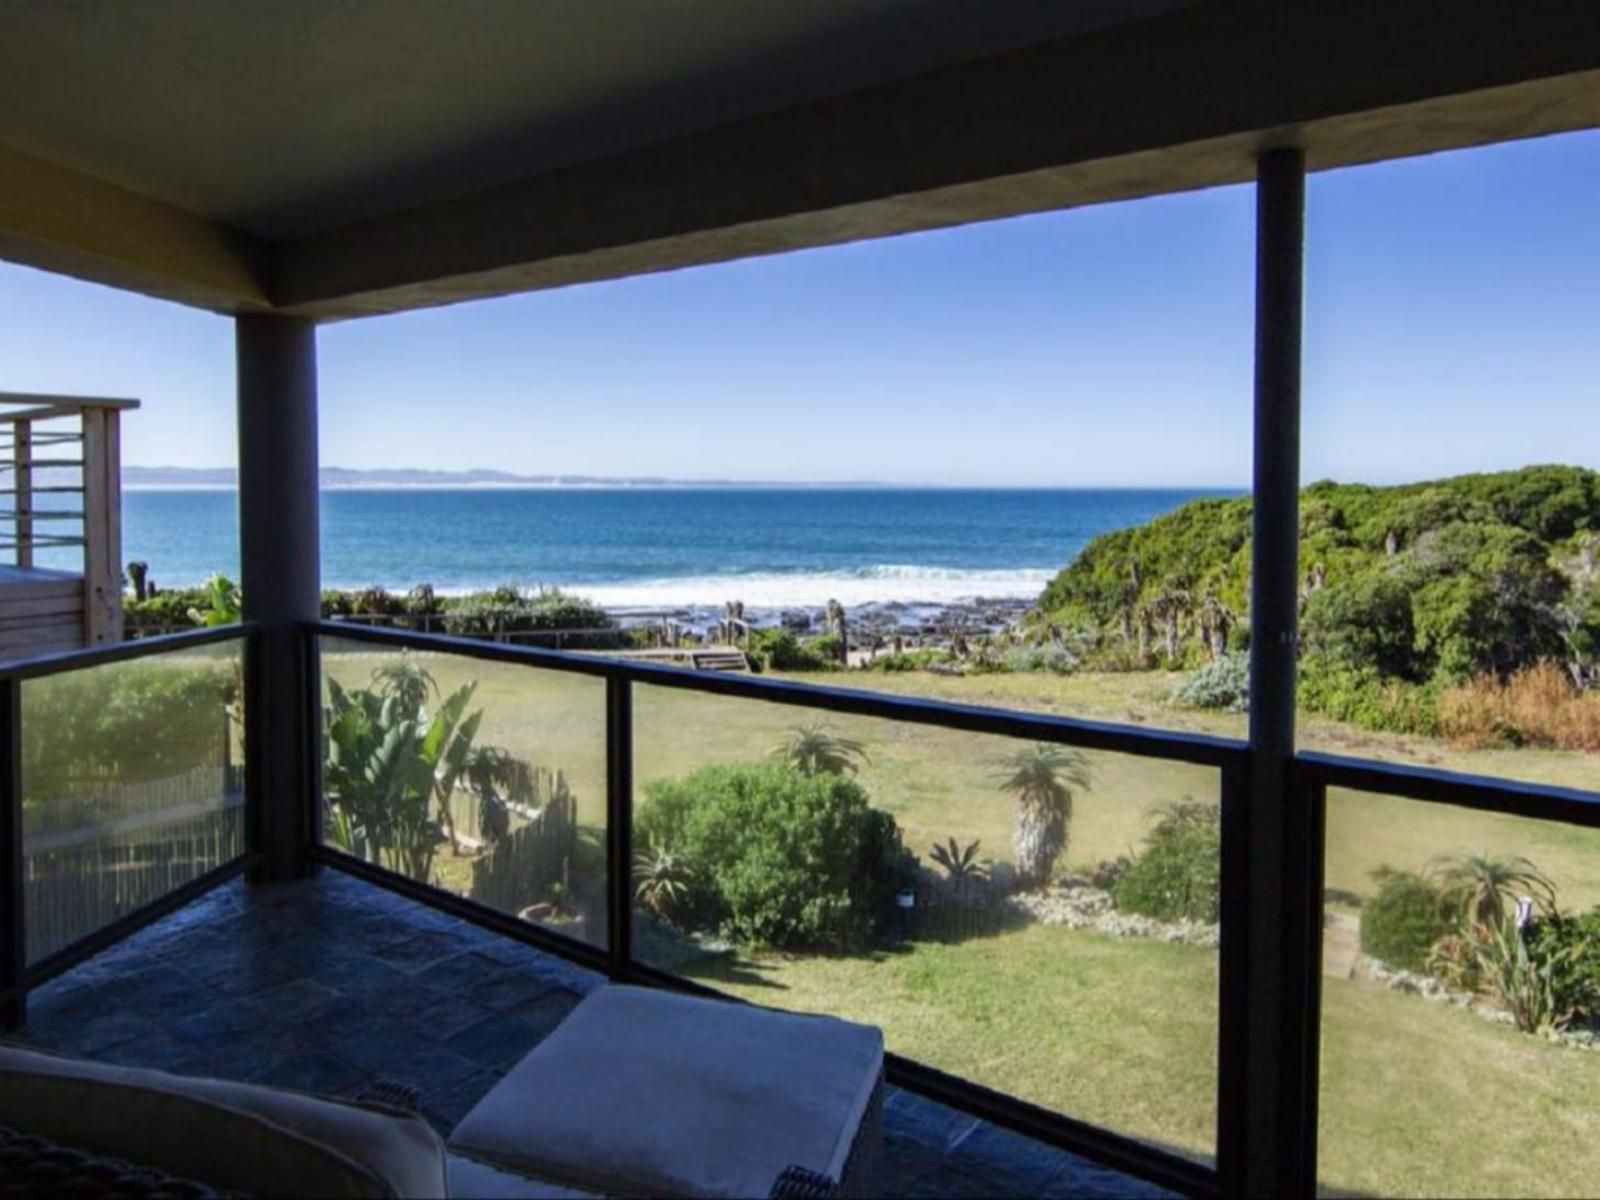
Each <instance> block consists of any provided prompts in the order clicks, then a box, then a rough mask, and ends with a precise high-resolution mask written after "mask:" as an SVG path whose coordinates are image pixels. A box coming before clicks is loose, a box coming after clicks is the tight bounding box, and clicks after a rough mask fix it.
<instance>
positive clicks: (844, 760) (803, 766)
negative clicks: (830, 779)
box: [772, 721, 867, 775]
mask: <svg viewBox="0 0 1600 1200" xmlns="http://www.w3.org/2000/svg"><path fill="white" fill-rule="evenodd" d="M832 729H833V727H832V726H831V725H828V724H826V723H824V722H821V721H813V722H811V723H810V724H809V725H797V726H795V727H794V728H793V729H791V730H790V731H789V735H788V736H787V737H786V738H784V740H783V741H781V742H779V743H778V744H777V745H776V746H774V747H773V748H772V757H773V758H776V759H778V760H779V761H780V762H782V763H783V764H784V765H785V766H789V767H793V768H794V769H795V770H797V771H800V772H803V773H804V774H806V775H854V774H855V773H856V771H857V770H859V769H860V766H861V764H862V763H864V762H866V761H867V752H866V750H865V748H863V746H862V745H861V743H860V742H858V741H856V740H855V739H854V738H847V737H840V736H839V735H838V734H836V733H834V732H832Z"/></svg>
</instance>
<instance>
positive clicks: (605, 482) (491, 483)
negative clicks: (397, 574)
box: [122, 466, 873, 488]
mask: <svg viewBox="0 0 1600 1200" xmlns="http://www.w3.org/2000/svg"><path fill="white" fill-rule="evenodd" d="M320 478H321V482H322V486H323V487H325V488H341V487H728V488H737V487H871V486H873V485H872V483H871V482H870V481H868V480H851V481H849V482H843V483H825V484H824V483H794V482H778V481H769V480H759V479H669V478H667V477H665V476H660V475H518V474H515V473H513V472H511V471H491V470H473V471H431V470H426V469H424V468H421V467H401V468H397V469H393V470H375V471H361V470H353V469H351V468H349V467H323V468H322V471H321V473H320ZM122 482H123V485H124V486H125V487H235V486H237V484H238V482H239V473H238V471H236V470H235V469H234V468H232V467H128V466H125V467H123V468H122Z"/></svg>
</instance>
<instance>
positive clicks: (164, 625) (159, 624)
mask: <svg viewBox="0 0 1600 1200" xmlns="http://www.w3.org/2000/svg"><path fill="white" fill-rule="evenodd" d="M205 603H206V597H205V589H203V588H177V589H175V590H173V591H170V592H157V593H156V594H155V595H153V596H151V597H150V598H149V599H147V600H135V599H133V598H132V597H124V599H123V602H122V627H123V632H124V634H125V636H127V637H130V638H136V637H149V636H153V635H156V634H162V633H169V632H173V631H176V630H180V629H187V628H189V627H190V626H192V625H193V624H194V621H193V620H191V619H190V617H189V610H190V609H197V608H201V607H203V606H204V605H205Z"/></svg>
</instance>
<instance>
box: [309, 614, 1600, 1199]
mask: <svg viewBox="0 0 1600 1200" xmlns="http://www.w3.org/2000/svg"><path fill="white" fill-rule="evenodd" d="M311 628H312V633H313V635H314V636H319V637H324V638H328V639H334V640H337V641H340V642H344V643H350V642H361V643H367V644H369V645H373V646H375V647H387V648H389V649H392V650H405V649H412V650H421V651H434V652H437V653H442V654H450V655H456V656H460V657H465V658H473V659H478V660H482V661H488V662H496V663H506V664H512V665H517V666H521V667H526V668H532V669H543V670H553V671H560V672H566V673H573V674H581V675H587V676H591V677H594V678H600V679H604V680H605V681H606V700H605V710H606V718H605V719H606V764H607V805H606V816H607V821H606V836H607V870H608V878H607V896H608V901H609V903H608V930H607V944H606V947H605V948H604V949H600V948H598V947H595V946H591V945H588V944H586V943H581V942H578V941H576V940H574V939H572V938H568V937H565V936H563V935H561V934H559V933H554V932H551V931H549V930H546V929H543V928H540V927H538V926H533V925H530V924H529V923H527V922H524V921H521V920H519V919H518V918H515V917H512V916H509V915H507V914H503V913H499V912H496V911H494V910H491V909H488V908H485V907H484V906H482V905H479V904H477V903H475V902H474V901H471V900H467V899H464V898H462V897H459V896H454V895H450V894H448V893H443V892H440V891H438V890H436V889H434V888H431V887H428V886H427V885H425V884H419V883H416V882H415V881H412V880H407V879H404V878H403V877H400V876H397V875H395V874H394V873H393V872H389V871H386V870H384V869H382V868H379V867H374V866H372V865H371V864H367V863H362V862H358V861H357V860H354V859H352V858H350V857H349V856H347V855H344V854H342V853H340V852H338V851H335V850H331V849H328V848H325V847H321V846H317V847H314V848H313V849H312V851H311V853H312V854H313V855H314V856H315V857H316V858H317V859H318V860H319V861H321V862H324V863H328V864H332V865H335V866H338V867H339V868H341V869H344V870H347V871H352V872H353V873H355V874H358V875H361V876H363V877H365V878H368V879H370V880H372V881H374V882H377V883H380V884H382V885H384V886H387V887H391V888H394V889H396V890H399V891H402V892H404V893H405V894H407V895H411V896H413V897H415V898H417V899H419V900H421V901H423V902H425V903H429V904H433V905H435V906H438V907H442V908H445V909H447V910H448V911H450V912H453V913H455V914H457V915H460V916H463V917H466V918H467V919H469V920H474V921H477V922H479V923H481V924H484V925H487V926H489V927H491V928H494V929H496V930H498V931H500V932H502V933H505V934H508V935H509V936H512V937H516V938H518V939H520V940H523V941H525V942H529V943H531V944H533V945H536V946H538V947H540V948H542V949H546V950H550V951H552V952H554V953H557V954H560V955H563V956H565V957H567V958H570V959H572V960H574V961H576V962H578V963H580V964H582V965H585V966H588V967H591V968H594V969H597V970H602V971H605V972H607V973H609V974H610V975H611V976H612V977H613V978H616V979H623V980H628V981H630V982H637V983H647V984H653V985H658V986H663V987H672V988H678V989H683V990H689V991H694V992H700V993H705V994H711V995H723V993H718V992H716V991H715V990H714V989H711V988H708V987H706V986H704V985H702V984H699V983H695V982H693V981H690V980H687V979H683V978H681V977H678V976H674V975H672V974H670V973H668V972H664V971H661V970H659V969H657V968H654V967H651V966H648V965H647V964H644V963H641V962H639V961H637V960H636V959H635V958H634V956H633V949H632V929H631V913H632V902H633V889H632V879H631V874H632V852H631V851H632V847H631V844H630V839H631V832H632V821H633V758H632V703H633V692H632V689H633V685H634V684H646V685H650V686H659V687H668V688H676V689H680V690H686V691H694V692H702V693H711V694H715V695H723V696H729V697H736V698H743V699H748V700H753V701H761V702H766V703H775V704H786V705H793V706H797V707H802V708H807V709H812V710H821V711H826V712H830V713H842V714H848V715H856V716H868V717H877V718H882V719H888V720H897V721H906V722H911V723H915V724H920V725H930V726H935V727H939V728H944V729H950V730H952V731H959V732H969V733H983V734H991V735H997V736H1003V737H1015V738H1026V739H1029V740H1033V741H1043V742H1053V743H1058V744H1062V745H1069V746H1073V747H1075V748H1079V749H1085V750H1100V751H1109V752H1114V753H1122V754H1133V755H1140V756H1143V757H1154V758H1161V759H1166V760H1171V761H1178V762H1187V763H1192V764H1196V765H1201V766H1209V767H1214V768H1216V769H1217V770H1218V772H1219V777H1220V800H1221V805H1222V896H1221V925H1222V938H1221V948H1220V957H1221V961H1220V970H1219V977H1220V983H1219V993H1220V994H1219V997H1218V1001H1219V1010H1218V1011H1219V1018H1218V1030H1217V1037H1218V1077H1217V1092H1216V1095H1217V1106H1216V1107H1217V1130H1216V1148H1217V1153H1216V1165H1215V1166H1211V1165H1208V1164H1205V1163H1201V1162H1197V1161H1195V1160H1192V1159H1189V1158H1186V1157H1183V1156H1181V1155H1178V1154H1175V1153H1173V1152H1171V1151H1169V1150H1166V1149H1163V1148H1160V1147H1157V1146H1153V1145H1150V1144H1148V1143H1145V1142H1141V1141H1138V1140H1137V1139H1134V1138H1131V1137H1128V1136H1126V1135H1123V1134H1118V1133H1115V1132H1113V1131H1110V1130H1107V1129H1103V1128H1100V1127H1098V1126H1093V1125H1090V1124H1087V1123H1086V1122H1082V1121H1079V1120H1076V1119H1074V1118H1072V1117H1070V1116H1067V1115H1065V1114H1061V1113H1057V1112H1053V1111H1050V1110H1047V1109H1044V1108H1042V1107H1040V1106H1038V1105H1035V1104H1032V1103H1030V1102H1028V1101H1025V1100H1021V1099H1019V1098H1018V1097H1015V1096H1010V1095H1006V1094H1004V1093H1001V1092H998V1091H996V1090H994V1089H992V1088H989V1087H986V1086H984V1085H981V1084H977V1083H975V1082H973V1081H971V1080H966V1079H961V1078H957V1077H955V1076H952V1075H950V1074H948V1073H946V1072H943V1071H940V1070H938V1069H937V1068H934V1067H931V1066H929V1065H927V1064H924V1063H919V1062H916V1061H913V1060H910V1059H906V1058H903V1057H901V1056H898V1055H894V1054H891V1055H890V1056H889V1075H890V1077H891V1079H892V1080H894V1081H895V1082H897V1083H899V1084H901V1085H904V1086H907V1087H910V1088H912V1089H913V1090H916V1091H919V1092H922V1093H923V1094H925V1095H928V1096H930V1097H931V1098H933V1099H936V1100H939V1101H941V1102H944V1103H947V1104H950V1105H952V1106H954V1107H958V1108H961V1109H963V1110H965V1111H968V1112H972V1113H974V1114H975V1115H978V1116H982V1117H985V1118H987V1119H989V1120H992V1121H995V1122H996V1123H999V1124H1002V1125H1005V1126H1007V1127H1009V1128H1012V1129H1016V1130H1018V1131H1020V1132H1023V1133H1026V1134H1028V1135H1030V1136H1034V1137H1038V1138H1040V1139H1042V1140H1045V1141H1048V1142H1051V1143H1053V1144H1055V1145H1059V1146H1062V1147H1064V1148H1066V1149H1069V1150H1073V1151H1076V1152H1078V1153H1082V1154H1084V1155H1086V1156H1089V1157H1092V1158H1095V1159H1097V1160H1099V1161H1101V1162H1104V1163H1107V1164H1108V1165H1111V1166H1114V1167H1117V1168H1119V1169H1123V1170H1127V1171H1129V1172H1132V1173H1134V1174H1137V1175H1141V1176H1143V1177H1145V1178H1148V1179H1151V1180H1153V1181H1155V1182H1158V1183H1161V1184H1164V1185H1166V1186H1170V1187H1173V1188H1176V1189H1178V1190H1181V1191H1184V1192H1186V1193H1189V1194H1195V1195H1217V1194H1223V1195H1232V1194H1236V1193H1238V1192H1240V1191H1241V1190H1242V1188H1241V1186H1240V1181H1242V1180H1243V1178H1244V1163H1245V1160H1246V1158H1247V1156H1248V1155H1249V1154H1250V1152H1251V1146H1250V1144H1249V1131H1248V1129H1247V1127H1246V1123H1245V1119H1244V1106H1243V1105H1242V1104H1241V1103H1240V1098H1241V1096H1242V1094H1243V1092H1244V1089H1245V1088H1247V1087H1250V1086H1260V1084H1258V1083H1253V1082H1252V1081H1251V1079H1250V1077H1249V1069H1248V1066H1247V1059H1248V1055H1247V1050H1248V1048H1249V1046H1250V1042H1251V1038H1252V1036H1253V1030H1252V1021H1251V1012H1250V997H1251V994H1252V993H1251V986H1250V983H1251V976H1252V970H1253V964H1252V962H1251V960H1250V950H1249V948H1250V941H1251V939H1250V938H1249V937H1248V936H1247V934H1248V931H1249V930H1250V928H1251V927H1252V924H1253V923H1258V922H1266V923H1267V927H1268V928H1270V929H1275V930H1277V931H1278V935H1279V936H1280V937H1281V940H1282V944H1283V951H1282V957H1281V962H1283V963H1284V964H1286V969H1287V970H1289V971H1292V972H1297V973H1298V977H1297V978H1295V979H1293V980H1292V984H1293V986H1284V987H1282V988H1281V989H1280V990H1281V1000H1280V1001H1279V1003H1280V1005H1281V1006H1282V1009H1283V1011H1282V1012H1280V1013H1279V1014H1278V1017H1279V1028H1280V1030H1281V1031H1282V1043H1281V1046H1279V1047H1277V1048H1276V1049H1277V1051H1278V1052H1279V1053H1280V1054H1281V1055H1283V1056H1285V1057H1287V1058H1289V1059H1291V1060H1292V1061H1293V1065H1294V1070H1293V1072H1292V1073H1291V1074H1290V1076H1289V1078H1292V1079H1293V1080H1294V1081H1295V1084H1294V1086H1293V1087H1292V1088H1291V1089H1290V1092H1291V1093H1292V1094H1289V1095H1286V1096H1284V1097H1283V1098H1282V1099H1283V1102H1284V1103H1285V1104H1286V1105H1288V1106H1290V1107H1291V1108H1292V1119H1291V1121H1290V1124H1291V1126H1292V1127H1293V1128H1294V1129H1295V1130H1296V1132H1297V1133H1298V1134H1299V1136H1300V1137H1301V1139H1302V1141H1303V1145H1302V1146H1301V1147H1299V1148H1298V1155H1299V1156H1298V1158H1297V1159H1296V1162H1297V1165H1298V1167H1299V1170H1300V1172H1301V1175H1302V1178H1301V1179H1300V1188H1301V1192H1300V1194H1303V1195H1306V1196H1310V1195H1314V1194H1315V1191H1316V1184H1315V1169H1316V1144H1315V1142H1316V1122H1317V1093H1318V1082H1319V1081H1318V1045H1319V1042H1320V1034H1321V1029H1320V1020H1321V1016H1320V995H1321V991H1320V980H1321V959H1322V903H1323V894H1322V893H1323V884H1322V875H1323V868H1324V847H1323V839H1324V811H1325V799H1326V794H1327V789H1328V788H1330V787H1341V788H1349V789H1354V790H1360V791H1367V792H1377V793H1382V794H1384V795H1391V796H1397V797H1402V798H1406V799H1412V800H1417V801H1420V802H1424V803H1435V804H1444V805H1448V806H1452V807H1459V808H1469V809H1479V810H1485V811H1493V812H1503V813H1512V814H1515V815H1518V816H1524V817H1530V818H1534V819H1541V820H1549V821H1557V822H1564V823H1567V824H1575V825H1585V826H1591V827H1596V828H1600V794H1596V793H1588V792H1582V791H1577V790H1573V789H1564V788H1555V787H1548V786H1543V785H1538V784H1529V783H1521V782H1518V781H1515V780H1502V779H1489V778H1481V777H1476V776H1468V775H1461V774H1455V773H1451V772H1446V771H1438V770H1433V769H1430V768H1413V767H1405V766H1398V765H1391V764H1386V763H1378V762H1370V761H1366V760H1361V759H1350V758H1341V757H1337V756H1332V755H1324V754H1315V753H1301V754H1298V755H1297V756H1296V757H1295V759H1294V760H1293V763H1292V770H1291V772H1290V776H1291V777H1290V780H1289V785H1288V794H1289V804H1290V807H1291V809H1292V810H1293V816H1294V825H1295V828H1296V829H1297V830H1298V831H1299V834H1300V845H1299V847H1298V853H1297V854H1296V856H1295V858H1294V860H1293V861H1292V862H1290V863H1289V864H1288V872H1289V876H1290V881H1291V885H1292V893H1293V895H1292V897H1291V902H1290V903H1289V904H1288V905H1286V906H1284V905H1281V904H1280V902H1279V901H1278V899H1277V898H1275V897H1271V896H1253V895H1252V890H1251V886H1250V885H1251V879H1250V874H1251V872H1250V862H1249V854H1248V837H1247V834H1248V830H1249V827H1250V820H1251V815H1250V804H1251V796H1250V770H1251V750H1250V747H1249V746H1248V744H1247V743H1245V742H1243V741H1240V740H1236V739H1230V738H1219V737H1210V736H1205V735H1197V734H1188V733H1179V732H1171V731H1164V730H1151V729H1143V728H1138V727H1133V726H1125V725H1115V724H1106V723H1100V722H1094V721H1087V720H1079V719H1076V718H1071V717H1060V716H1052V715H1043V714H1035V713H1025V712H1013V711H1008V710H1002V709H993V708H983V707H976V706H968V705H959V704H951V703H947V702H943V701H935V700H922V699H915V698H909V697H903V696H895V695H888V694H883V693H874V692H865V691H859V690H855V689H848V688H839V687H831V686H825V685H818V684H810V683H796V682H792V681H788V680H774V679H765V678H751V677H747V676H734V675H722V674H710V673H704V672H696V671H691V670H685V669H683V668H679V667H671V666H660V665H655V664H650V663H642V662H638V661H630V660H628V659H625V658H608V657H603V656H600V655H586V654H573V653H563V652H559V651H550V650H537V649H532V648H526V647H516V646H506V645H499V644H493V643H484V642H481V641H475V640H471V639H466V638H454V637H446V636H438V635H429V634H418V633H414V632H407V631H398V630H388V629H378V628H373V627H369V626H353V625H350V624H347V623H335V622H321V623H319V624H317V625H314V626H312V627H311ZM319 823H320V817H319V818H318V821H317V822H313V826H314V827H316V826H318V825H319ZM1285 982H1286V984H1287V983H1289V982H1291V981H1285Z"/></svg>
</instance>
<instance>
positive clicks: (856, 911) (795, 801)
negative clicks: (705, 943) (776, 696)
mask: <svg viewBox="0 0 1600 1200" xmlns="http://www.w3.org/2000/svg"><path fill="white" fill-rule="evenodd" d="M645 795H646V801H645V803H644V804H643V805H642V806H641V807H640V809H639V814H638V818H637V820H636V823H635V829H634V835H635V838H636V839H637V840H638V841H639V842H640V844H641V845H644V846H648V847H651V848H652V852H653V853H656V854H662V853H665V854H670V855H673V856H674V862H675V864H676V871H677V878H678V880H679V881H680V882H681V883H682V885H683V886H682V891H681V893H679V894H678V895H676V896H675V897H674V904H675V909H674V911H675V913H676V914H677V915H678V917H679V919H680V920H682V921H684V922H685V923H691V924H700V925H703V926H705V927H711V928H716V929H718V930H719V931H720V932H721V933H722V934H723V935H724V936H726V937H729V938H732V939H734V940H736V941H740V942H746V943H751V944H755V945H761V946H771V947H774V948H779V949H792V950H835V951H843V950H852V949H859V948H861V947H862V946H864V945H866V944H868V943H869V942H870V941H871V940H872V938H873V937H874V936H875V935H876V933H877V932H878V931H879V930H880V929H882V928H883V927H884V926H885V924H886V922H887V921H888V920H889V919H890V918H891V917H892V915H893V907H894V894H895V892H896V891H898V890H899V889H900V888H901V887H903V886H906V885H907V884H908V882H909V881H910V880H912V879H914V878H915V860H914V859H913V858H911V856H910V855H909V854H908V853H907V852H906V850H905V847H904V846H903V844H902V843H901V839H900V831H899V828H898V826H897V825H896V824H895V820H894V818H893V817H892V816H891V815H890V814H888V813H885V812H881V811H879V810H877V809H874V808H872V807H871V805H870V804H869V803H868V800H867V793H866V791H865V790H864V789H863V788H862V787H861V785H860V784H858V783H856V782H855V781H854V780H852V779H849V778H847V777H845V776H842V775H836V774H830V773H828V772H818V773H816V774H811V775H808V774H805V773H804V772H802V771H797V770H794V769H792V768H789V767H784V766H781V765H777V764H760V765H732V766H710V767H702V768H701V769H700V770H698V771H695V772H694V773H692V774H690V775H688V776H685V777H683V778H681V779H665V780H656V781H654V782H652V783H650V784H649V785H648V786H647V787H646V789H645Z"/></svg>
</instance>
